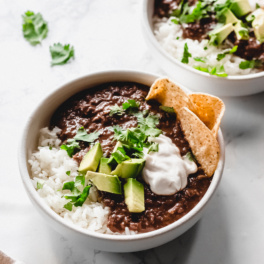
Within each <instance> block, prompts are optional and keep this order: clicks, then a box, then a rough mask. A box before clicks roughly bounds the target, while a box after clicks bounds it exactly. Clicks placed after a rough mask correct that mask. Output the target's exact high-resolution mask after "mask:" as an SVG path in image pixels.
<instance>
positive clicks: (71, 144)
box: [60, 139, 80, 157]
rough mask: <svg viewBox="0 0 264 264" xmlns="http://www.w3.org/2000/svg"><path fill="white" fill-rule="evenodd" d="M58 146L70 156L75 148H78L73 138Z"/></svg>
mask: <svg viewBox="0 0 264 264" xmlns="http://www.w3.org/2000/svg"><path fill="white" fill-rule="evenodd" d="M60 148H61V149H64V150H66V151H67V153H68V156H69V157H72V156H73V154H74V152H75V150H76V149H79V148H80V145H79V143H78V142H76V141H75V140H74V139H69V140H68V141H67V144H63V145H61V146H60Z"/></svg>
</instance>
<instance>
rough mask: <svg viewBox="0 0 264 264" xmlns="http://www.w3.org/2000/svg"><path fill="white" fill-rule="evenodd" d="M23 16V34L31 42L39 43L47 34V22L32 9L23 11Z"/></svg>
mask: <svg viewBox="0 0 264 264" xmlns="http://www.w3.org/2000/svg"><path fill="white" fill-rule="evenodd" d="M22 18H23V22H24V23H23V35H24V38H25V39H26V40H27V41H28V42H29V43H30V44H31V45H37V44H39V43H41V41H42V40H43V39H45V38H46V37H47V34H48V31H49V30H48V24H47V22H46V21H45V20H44V19H43V17H42V15H41V14H40V13H37V14H35V13H34V12H32V11H27V12H25V14H24V15H22Z"/></svg>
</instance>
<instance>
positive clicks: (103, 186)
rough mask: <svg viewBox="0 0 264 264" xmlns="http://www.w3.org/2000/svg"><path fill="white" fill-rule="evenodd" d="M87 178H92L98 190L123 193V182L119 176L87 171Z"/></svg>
mask: <svg viewBox="0 0 264 264" xmlns="http://www.w3.org/2000/svg"><path fill="white" fill-rule="evenodd" d="M85 177H86V179H87V180H90V181H91V182H92V183H93V184H94V185H95V186H96V188H97V189H98V190H100V191H103V192H110V193H115V194H122V189H121V182H120V180H119V179H118V177H117V176H115V175H114V176H113V175H109V174H105V173H99V172H93V171H87V173H86V176H85Z"/></svg>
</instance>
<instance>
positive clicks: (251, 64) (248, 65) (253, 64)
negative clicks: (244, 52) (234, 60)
mask: <svg viewBox="0 0 264 264" xmlns="http://www.w3.org/2000/svg"><path fill="white" fill-rule="evenodd" d="M261 65H262V63H261V61H259V60H250V61H247V60H245V61H241V62H240V64H239V68H240V69H242V70H245V69H253V68H258V67H260V66H261Z"/></svg>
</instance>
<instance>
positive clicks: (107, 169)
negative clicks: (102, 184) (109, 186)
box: [99, 157, 112, 174]
mask: <svg viewBox="0 0 264 264" xmlns="http://www.w3.org/2000/svg"><path fill="white" fill-rule="evenodd" d="M108 161H109V159H108V158H105V157H102V158H101V160H100V165H99V172H100V173H105V174H110V173H111V171H112V168H111V166H110V165H109V164H107V162H108Z"/></svg>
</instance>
